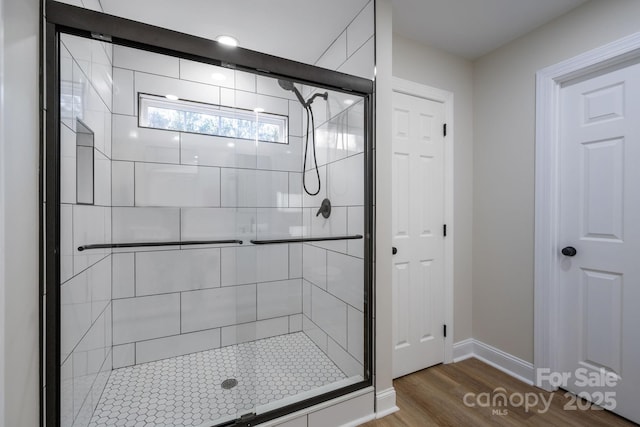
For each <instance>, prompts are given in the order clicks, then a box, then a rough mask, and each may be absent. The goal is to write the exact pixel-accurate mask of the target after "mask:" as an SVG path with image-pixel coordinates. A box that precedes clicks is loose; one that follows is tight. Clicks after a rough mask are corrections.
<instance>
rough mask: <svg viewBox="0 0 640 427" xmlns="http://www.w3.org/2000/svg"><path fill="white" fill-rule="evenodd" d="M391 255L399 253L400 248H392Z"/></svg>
mask: <svg viewBox="0 0 640 427" xmlns="http://www.w3.org/2000/svg"><path fill="white" fill-rule="evenodd" d="M391 253H392V254H393V255H395V254H397V253H398V248H396V247H395V246H394V247H393V248H391Z"/></svg>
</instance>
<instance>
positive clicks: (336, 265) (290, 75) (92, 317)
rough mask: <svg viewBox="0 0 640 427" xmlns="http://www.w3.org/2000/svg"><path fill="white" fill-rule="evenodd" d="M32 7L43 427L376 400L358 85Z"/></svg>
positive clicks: (219, 420) (367, 146) (186, 39)
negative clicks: (37, 39) (40, 139)
mask: <svg viewBox="0 0 640 427" xmlns="http://www.w3.org/2000/svg"><path fill="white" fill-rule="evenodd" d="M47 12H48V19H49V20H50V22H49V23H48V24H47V70H46V72H47V107H48V108H47V117H46V124H47V133H46V142H45V153H46V163H45V165H46V176H45V188H46V200H45V203H46V211H45V218H44V219H45V223H44V226H45V231H46V234H45V252H44V261H45V265H46V277H45V282H44V283H45V291H46V316H45V318H44V322H45V340H46V345H45V348H44V351H43V357H44V359H45V363H46V389H45V390H46V391H45V393H44V394H45V401H46V405H45V406H46V425H51V426H54V425H61V426H82V427H86V426H103V425H104V426H106V425H144V426H161V425H162V426H165V425H166V426H176V425H188V426H212V425H254V424H256V423H258V422H263V421H267V420H269V419H273V418H276V417H279V416H282V415H284V414H286V413H290V412H292V411H296V410H300V409H303V408H305V407H309V406H311V405H314V404H317V403H320V402H322V401H325V400H328V399H330V398H333V397H336V396H339V395H342V394H346V393H348V392H351V391H354V390H358V389H361V388H364V387H367V386H369V385H371V378H372V372H371V369H372V354H371V349H372V326H371V325H372V322H371V319H372V313H371V308H372V292H371V290H372V286H371V281H372V278H371V265H372V259H371V253H372V232H371V227H372V225H371V224H372V220H371V214H372V199H371V194H372V168H371V164H372V158H371V137H372V136H371V117H372V113H371V111H372V106H371V101H372V95H371V93H372V83H371V82H370V81H367V80H364V79H360V78H356V77H351V76H346V75H344V74H340V73H335V72H331V71H327V70H322V69H318V68H315V67H311V66H305V65H302V64H299V63H293V62H291V61H286V60H282V59H278V58H273V57H269V56H267V55H261V54H258V53H255V52H250V51H244V50H242V49H236V50H233V51H232V50H228V49H224V48H220V47H219V46H217V44H216V43H215V42H210V41H207V40H203V39H198V38H196V37H193V36H187V35H183V34H176V33H173V32H170V31H168V30H162V29H159V28H156V27H150V26H146V25H144V24H138V23H135V22H133V21H127V20H125V19H122V18H115V17H105V16H104V15H102V14H98V13H95V12H89V11H84V10H80V9H77V8H72V7H70V6H66V5H60V4H58V5H56V6H55V7H54V6H51V7H49V9H48V11H47ZM105 34H108V36H107V35H105ZM136 37H137V38H136ZM258 65H259V66H258Z"/></svg>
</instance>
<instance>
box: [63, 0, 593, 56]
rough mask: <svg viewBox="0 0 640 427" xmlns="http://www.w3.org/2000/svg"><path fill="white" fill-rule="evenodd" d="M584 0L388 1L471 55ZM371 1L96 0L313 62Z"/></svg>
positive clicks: (425, 33) (401, 15) (110, 9)
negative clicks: (228, 36)
mask: <svg viewBox="0 0 640 427" xmlns="http://www.w3.org/2000/svg"><path fill="white" fill-rule="evenodd" d="M63 1H67V0H63ZM586 1H587V0H391V2H392V5H393V28H394V32H396V33H398V34H400V35H402V36H404V37H407V38H409V39H412V40H416V41H418V42H421V43H424V44H428V45H430V46H433V47H435V48H438V49H442V50H445V51H448V52H450V53H453V54H455V55H459V56H462V57H465V58H468V59H471V60H473V59H476V58H478V57H480V56H482V55H484V54H486V53H488V52H490V51H492V50H494V49H496V48H498V47H500V46H502V45H503V44H506V43H508V42H510V41H512V40H514V39H516V38H518V37H520V36H522V35H524V34H526V33H528V32H530V31H531V30H533V29H535V28H537V27H539V26H541V25H543V24H545V23H547V22H549V21H551V20H553V19H554V18H556V17H558V16H560V15H562V14H564V13H566V12H568V11H569V10H571V9H573V8H575V7H577V6H579V5H581V4H582V3H585V2H586ZM368 2H369V0H348V1H345V0H322V1H315V0H268V1H257V0H215V1H212V0H182V1H181V2H176V1H175V0H135V1H132V0H101V3H102V5H103V7H104V10H105V12H106V13H109V14H112V15H118V16H123V17H126V18H129V19H134V20H136V21H141V22H145V23H149V24H153V25H157V26H162V27H165V28H170V29H173V30H176V31H180V32H185V33H189V34H194V35H197V36H200V37H205V38H208V39H213V38H215V37H216V36H218V35H220V34H230V35H233V36H235V37H236V38H238V39H239V41H240V45H241V46H242V47H245V48H247V49H251V50H257V51H260V52H264V53H268V54H271V55H275V56H280V57H283V58H288V59H292V60H296V61H300V62H305V63H310V64H313V63H315V61H316V60H317V59H318V58H319V57H320V55H322V53H323V52H324V50H325V49H326V48H327V47H328V46H329V45H330V43H331V42H332V41H333V40H334V39H335V38H336V37H337V36H338V35H339V34H340V33H341V32H342V30H343V29H344V28H345V27H346V26H347V25H348V24H349V22H351V20H352V19H353V18H354V17H355V16H356V15H357V14H358V12H359V11H360V10H362V8H363V7H364V6H365V5H366V4H367V3H368ZM168 11H169V12H168ZM372 25H373V23H372Z"/></svg>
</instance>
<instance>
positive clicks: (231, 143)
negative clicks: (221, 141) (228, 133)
mask: <svg viewBox="0 0 640 427" xmlns="http://www.w3.org/2000/svg"><path fill="white" fill-rule="evenodd" d="M235 146H236V144H234V143H233V142H227V147H229V148H233V147H235Z"/></svg>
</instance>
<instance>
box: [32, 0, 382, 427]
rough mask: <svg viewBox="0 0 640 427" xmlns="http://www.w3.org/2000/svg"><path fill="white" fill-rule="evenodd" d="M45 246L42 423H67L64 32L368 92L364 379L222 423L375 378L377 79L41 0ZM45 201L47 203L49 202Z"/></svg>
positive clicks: (254, 420) (285, 410) (304, 404)
mask: <svg viewBox="0 0 640 427" xmlns="http://www.w3.org/2000/svg"><path fill="white" fill-rule="evenodd" d="M41 1H42V8H43V12H45V13H44V16H43V18H42V26H41V28H42V31H43V34H42V41H43V43H42V45H41V46H42V52H41V70H42V72H41V87H42V88H43V90H42V92H41V93H42V96H41V107H42V110H44V111H45V114H43V115H42V117H41V182H42V188H41V192H40V193H41V196H40V199H41V202H42V207H43V209H42V211H41V221H40V235H41V242H42V244H41V251H40V266H41V268H40V269H41V273H40V301H41V304H40V305H41V319H40V320H41V322H40V325H41V326H40V331H41V333H40V335H41V340H40V342H41V344H40V359H41V363H40V366H41V369H40V383H41V397H40V414H41V416H40V425H41V426H43V427H44V426H46V427H54V426H59V425H60V384H61V378H60V375H61V374H60V362H61V360H60V336H61V327H60V316H61V314H60V128H59V123H60V82H59V76H60V61H59V40H60V34H72V35H76V36H80V37H85V38H93V39H97V40H101V41H108V42H112V43H114V44H118V45H123V46H127V47H132V48H137V49H142V50H147V51H151V52H157V53H161V54H166V55H171V56H175V57H179V58H184V59H190V60H194V61H198V62H202V63H207V64H212V65H216V66H222V67H227V68H231V69H236V70H241V71H248V72H251V73H254V74H259V75H264V76H269V77H273V78H282V79H287V80H292V81H295V82H297V83H302V84H309V85H313V86H316V87H319V88H324V89H329V90H333V91H338V92H343V93H351V94H354V95H358V96H361V97H363V98H364V107H365V117H364V120H365V123H364V128H365V150H364V158H365V169H364V170H365V177H364V178H365V179H364V182H365V188H364V207H365V209H364V212H365V213H364V225H365V229H364V249H365V254H364V286H365V293H364V295H365V300H364V314H365V322H364V333H365V336H364V342H365V354H364V358H365V361H364V362H365V365H364V369H365V380H364V381H362V382H359V383H356V384H352V385H349V386H346V387H344V388H341V389H338V390H334V391H330V392H328V393H325V394H323V395H320V396H316V397H313V398H310V399H306V400H303V401H300V402H297V403H294V404H291V405H288V406H285V407H282V408H278V409H276V410H273V411H270V412H267V413H264V414H260V415H255V416H250V417H243V418H242V419H238V420H235V421H232V422H230V423H227V424H223V425H238V426H249V425H255V424H259V423H263V422H267V421H269V420H273V419H275V418H279V417H281V416H284V415H286V414H290V413H293V412H296V411H300V410H303V409H305V408H309V407H311V406H314V405H317V404H319V403H322V402H326V401H329V400H332V399H335V398H337V397H340V396H344V395H346V394H349V393H352V392H354V391H357V390H361V389H364V388H367V387H370V386H372V384H373V375H374V351H373V349H374V336H375V334H374V322H373V308H374V286H373V283H374V274H373V271H374V270H373V251H374V247H375V238H374V228H373V224H374V205H373V200H374V199H373V195H374V185H375V184H374V155H373V153H374V151H373V140H374V134H373V129H374V126H373V123H374V102H375V84H374V82H373V81H372V80H368V79H364V78H360V77H356V76H352V75H348V74H344V73H340V72H337V71H331V70H327V69H323V68H320V67H315V66H312V65H308V64H303V63H300V62H296V61H291V60H288V59H283V58H278V57H275V56H271V55H268V54H264V53H260V52H254V51H251V50H248V49H243V48H235V49H228V48H225V47H224V46H221V45H220V44H218V43H217V42H215V41H212V40H208V39H204V38H200V37H196V36H193V35H189V34H184V33H179V32H176V31H172V30H168V29H165V28H161V27H156V26H153V25H148V24H144V23H140V22H137V21H132V20H129V19H125V18H120V17H116V16H112V15H108V14H104V13H100V12H95V11H91V10H87V9H83V8H79V7H75V6H70V5H67V4H64V3H59V2H57V1H55V0H41ZM45 202H46V203H45Z"/></svg>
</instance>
